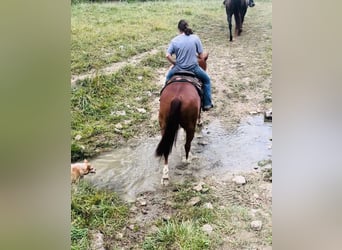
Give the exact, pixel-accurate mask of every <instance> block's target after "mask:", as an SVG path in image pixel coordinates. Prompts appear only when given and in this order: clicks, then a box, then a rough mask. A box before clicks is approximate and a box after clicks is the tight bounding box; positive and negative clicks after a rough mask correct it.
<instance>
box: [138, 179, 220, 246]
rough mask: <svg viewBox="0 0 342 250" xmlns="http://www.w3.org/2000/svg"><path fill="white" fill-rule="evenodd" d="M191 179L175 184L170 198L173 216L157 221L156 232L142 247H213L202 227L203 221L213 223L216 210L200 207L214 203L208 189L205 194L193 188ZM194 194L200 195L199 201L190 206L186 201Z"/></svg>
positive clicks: (148, 237)
mask: <svg viewBox="0 0 342 250" xmlns="http://www.w3.org/2000/svg"><path fill="white" fill-rule="evenodd" d="M192 187H193V185H192V184H191V182H189V181H188V182H185V183H182V184H178V185H176V187H175V190H177V191H175V192H173V195H172V197H170V200H171V201H172V203H174V204H176V206H174V209H175V211H174V214H175V215H174V216H172V217H171V219H170V220H168V221H159V222H156V224H157V225H158V231H157V232H155V233H153V234H151V235H149V236H147V237H146V239H145V241H144V243H143V249H149V250H150V249H184V250H185V249H189V250H190V249H191V250H195V249H198V250H200V249H212V245H213V242H212V241H213V239H211V238H210V237H209V236H208V235H207V234H206V233H205V232H204V231H203V230H202V228H201V227H202V226H203V225H204V224H207V223H208V224H210V223H214V222H215V220H216V219H217V218H216V216H215V211H214V210H213V209H209V208H206V207H204V206H203V204H204V203H206V202H214V200H215V199H214V197H213V196H212V194H211V192H210V190H208V191H207V192H205V193H201V192H197V191H195V190H193V188H192ZM193 197H200V199H201V202H200V203H198V204H196V205H195V206H190V205H188V204H187V202H188V201H189V200H190V199H191V198H193Z"/></svg>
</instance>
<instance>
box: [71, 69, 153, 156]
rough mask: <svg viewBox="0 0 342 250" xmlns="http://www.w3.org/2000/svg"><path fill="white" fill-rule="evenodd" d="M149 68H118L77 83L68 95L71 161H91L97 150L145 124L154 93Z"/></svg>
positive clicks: (148, 116) (106, 146)
mask: <svg viewBox="0 0 342 250" xmlns="http://www.w3.org/2000/svg"><path fill="white" fill-rule="evenodd" d="M154 81H155V80H154V75H153V72H152V70H151V68H149V67H144V66H141V67H134V66H131V65H128V66H125V67H123V68H121V69H120V70H119V71H117V72H116V73H114V74H112V75H109V76H104V75H101V76H98V77H95V78H93V79H86V80H83V81H80V82H78V87H76V88H73V89H72V95H71V137H72V141H71V142H72V143H71V145H72V146H71V149H72V152H71V153H72V160H73V161H75V160H79V159H82V158H83V157H91V156H93V155H94V154H95V153H96V149H97V148H108V147H114V146H115V145H118V144H119V143H120V142H122V141H125V140H127V139H129V138H131V137H133V136H134V135H135V134H137V133H139V132H140V131H141V129H145V130H148V129H150V128H151V127H147V128H142V127H141V124H142V123H143V122H144V121H147V120H149V118H150V115H151V113H150V112H149V108H150V107H149V106H148V104H149V102H150V100H151V96H152V95H153V93H158V91H159V89H158V88H157V86H156V84H155V82H154Z"/></svg>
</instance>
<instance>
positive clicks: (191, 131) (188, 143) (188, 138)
mask: <svg viewBox="0 0 342 250" xmlns="http://www.w3.org/2000/svg"><path fill="white" fill-rule="evenodd" d="M194 136H195V128H191V129H187V131H186V142H185V145H184V149H185V159H186V161H187V162H188V163H189V152H190V148H191V141H192V139H194Z"/></svg>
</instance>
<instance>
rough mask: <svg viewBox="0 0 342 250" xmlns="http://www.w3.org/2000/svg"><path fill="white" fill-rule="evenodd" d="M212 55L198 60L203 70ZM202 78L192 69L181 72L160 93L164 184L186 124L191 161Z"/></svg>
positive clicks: (157, 151) (158, 153)
mask: <svg viewBox="0 0 342 250" xmlns="http://www.w3.org/2000/svg"><path fill="white" fill-rule="evenodd" d="M207 59H208V54H207V53H205V54H204V56H203V59H201V58H199V59H198V62H199V65H200V66H201V67H202V69H204V70H206V69H207V64H206V61H207ZM196 83H199V80H198V79H197V78H196V77H195V75H193V74H192V73H191V72H187V71H185V72H183V71H182V72H178V73H177V74H175V75H174V76H173V77H172V78H171V79H170V81H169V83H168V84H167V85H166V86H165V87H164V89H163V90H162V92H161V95H160V100H159V101H160V107H159V125H160V128H161V134H162V138H161V140H160V142H159V144H158V146H157V149H156V156H159V157H162V156H164V168H163V176H162V179H161V183H162V185H167V184H168V181H169V167H168V157H169V154H170V153H171V151H172V147H173V145H174V144H175V143H176V139H177V132H178V129H179V127H182V128H183V129H184V130H185V133H186V142H185V145H184V148H185V157H186V160H187V162H188V161H189V160H188V157H189V151H190V147H191V141H192V139H193V138H194V135H195V129H196V125H197V121H200V112H201V97H200V93H199V92H200V91H201V90H200V89H198V88H197V87H196Z"/></svg>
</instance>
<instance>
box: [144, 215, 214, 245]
mask: <svg viewBox="0 0 342 250" xmlns="http://www.w3.org/2000/svg"><path fill="white" fill-rule="evenodd" d="M209 245H210V240H209V238H208V236H207V235H206V234H205V233H204V232H203V231H202V230H201V228H200V227H199V226H198V225H197V224H195V223H193V222H191V221H187V222H180V223H179V222H175V221H169V222H166V223H165V224H164V225H163V226H162V227H161V228H160V229H159V231H158V232H157V233H155V234H153V235H151V236H149V237H147V238H146V240H145V242H144V244H143V249H145V250H152V249H153V250H154V249H184V250H185V249H189V250H190V249H191V250H202V249H209Z"/></svg>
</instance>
